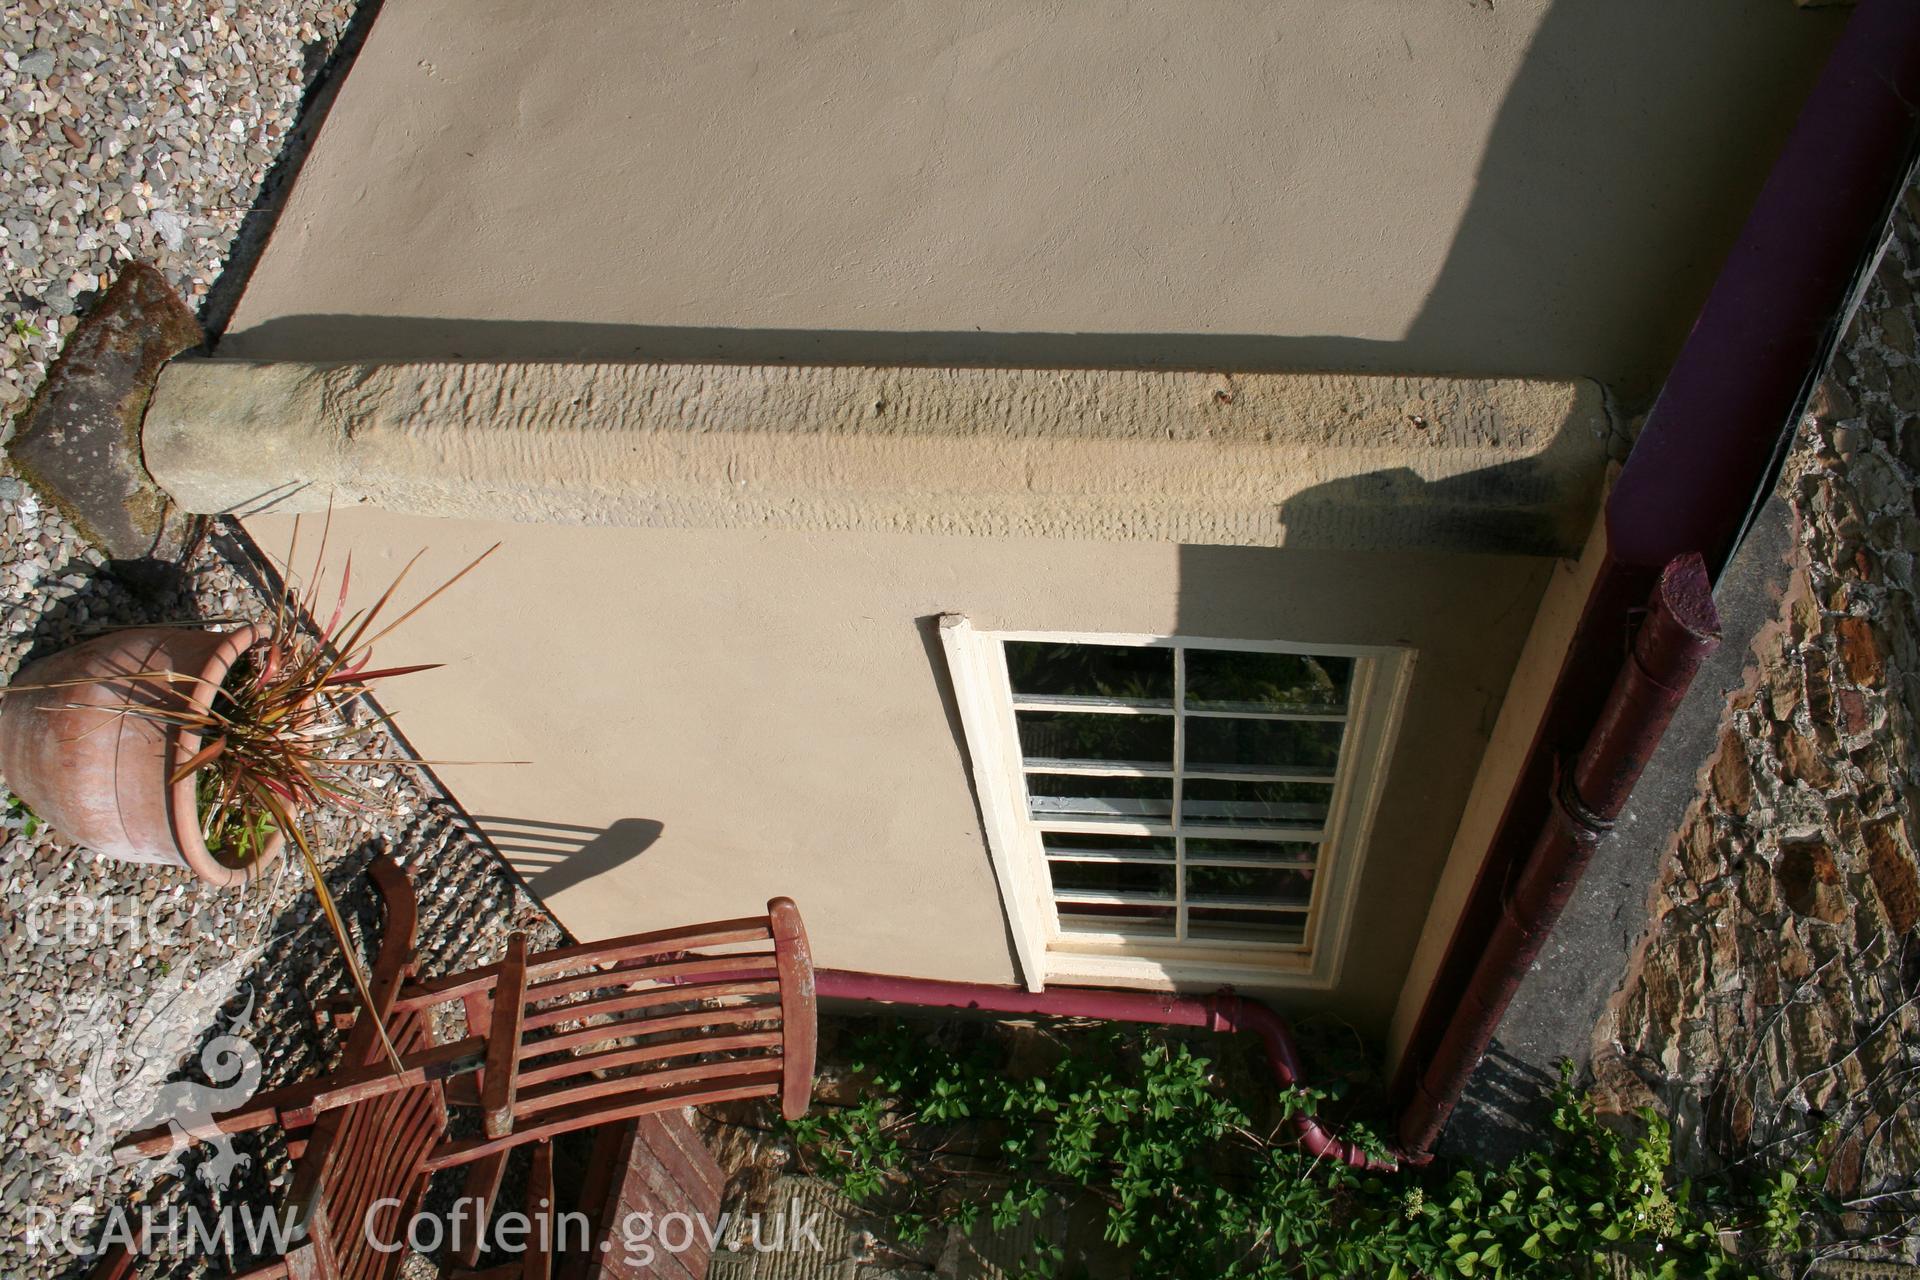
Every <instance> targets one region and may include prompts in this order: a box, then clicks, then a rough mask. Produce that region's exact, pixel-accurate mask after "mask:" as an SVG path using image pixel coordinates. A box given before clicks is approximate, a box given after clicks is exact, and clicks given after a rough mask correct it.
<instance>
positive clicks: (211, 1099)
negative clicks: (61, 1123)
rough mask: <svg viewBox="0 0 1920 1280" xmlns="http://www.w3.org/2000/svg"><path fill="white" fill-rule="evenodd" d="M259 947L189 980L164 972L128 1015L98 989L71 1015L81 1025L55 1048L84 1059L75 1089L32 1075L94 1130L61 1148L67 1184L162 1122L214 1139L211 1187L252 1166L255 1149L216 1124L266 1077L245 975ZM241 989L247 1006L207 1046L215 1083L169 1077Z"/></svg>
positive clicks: (205, 1174) (203, 1058)
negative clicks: (80, 1013) (125, 1138)
mask: <svg viewBox="0 0 1920 1280" xmlns="http://www.w3.org/2000/svg"><path fill="white" fill-rule="evenodd" d="M259 954H260V948H251V949H249V950H247V951H245V952H243V953H241V954H239V955H236V956H234V957H232V958H231V959H229V960H227V961H226V962H225V963H224V964H222V965H220V966H219V967H218V968H216V969H214V970H213V971H212V972H210V973H206V974H203V975H201V976H199V977H198V978H195V979H193V980H191V981H189V980H188V979H187V978H186V977H185V976H179V977H174V976H169V977H166V978H162V979H161V980H160V981H159V982H158V983H157V984H156V985H155V987H154V990H153V993H152V995H150V996H149V997H148V999H147V1001H146V1002H145V1003H144V1004H143V1005H142V1006H141V1007H140V1008H139V1009H137V1010H135V1011H134V1012H133V1014H132V1016H130V1017H128V1018H126V1019H125V1020H124V1021H123V1022H121V1021H120V1020H119V1019H116V1018H114V1017H113V1016H111V1010H110V1009H109V1007H108V1006H109V1004H110V1003H111V1002H110V998H109V997H107V996H100V997H96V998H95V999H94V1000H93V1001H92V1002H91V1004H90V1005H88V1007H87V1008H86V1011H85V1016H84V1017H82V1018H79V1019H75V1020H73V1021H71V1022H69V1024H68V1025H69V1026H76V1027H78V1030H76V1031H73V1032H63V1033H62V1034H61V1036H60V1040H59V1041H56V1042H55V1045H54V1052H55V1053H56V1054H60V1053H65V1054H66V1055H70V1056H69V1059H68V1060H69V1061H71V1060H72V1059H73V1058H81V1059H84V1061H85V1063H86V1065H85V1066H84V1067H83V1068H82V1069H81V1071H80V1074H79V1080H78V1083H77V1084H76V1085H75V1087H74V1088H73V1090H72V1091H71V1092H69V1091H67V1090H65V1089H63V1088H62V1087H61V1085H60V1081H59V1080H58V1079H57V1078H56V1077H55V1076H54V1075H53V1073H51V1072H42V1073H41V1074H40V1076H39V1077H38V1079H37V1080H36V1081H35V1084H34V1088H35V1091H36V1092H37V1093H39V1094H40V1096H41V1098H42V1099H43V1100H44V1101H45V1102H46V1104H47V1105H48V1106H49V1107H51V1108H52V1109H53V1110H55V1111H58V1112H65V1113H68V1114H69V1115H70V1116H71V1117H72V1127H73V1128H76V1129H79V1130H80V1131H82V1132H84V1133H86V1134H87V1138H86V1141H85V1142H84V1143H83V1144H82V1145H81V1147H80V1149H79V1150H78V1151H77V1152H71V1151H70V1152H64V1153H62V1154H61V1155H60V1156H59V1157H58V1159H59V1165H60V1168H59V1174H60V1179H61V1181H62V1182H63V1183H64V1184H66V1185H69V1186H73V1185H82V1184H89V1183H92V1182H95V1181H97V1180H98V1179H99V1178H101V1177H102V1176H104V1175H105V1174H106V1173H108V1172H109V1171H110V1170H111V1169H112V1168H113V1143H114V1141H115V1138H116V1136H117V1135H119V1134H122V1133H125V1132H126V1131H128V1130H130V1129H141V1128H147V1127H150V1126H153V1125H157V1124H162V1123H165V1124H168V1125H170V1126H172V1127H173V1128H174V1129H175V1130H176V1131H177V1132H180V1133H183V1134H187V1135H189V1136H191V1137H193V1138H195V1139H196V1140H199V1141H204V1142H206V1143H208V1144H209V1145H210V1146H211V1147H212V1148H213V1154H212V1156H211V1157H210V1158H209V1159H208V1160H207V1161H206V1162H205V1163H203V1164H202V1165H201V1166H200V1169H199V1176H200V1178H201V1179H202V1180H203V1181H204V1182H206V1183H207V1185H208V1187H209V1188H211V1189H212V1190H213V1191H215V1192H219V1191H224V1190H225V1189H226V1188H227V1187H228V1186H230V1185H231V1184H232V1182H233V1179H234V1178H235V1177H236V1176H238V1175H239V1174H240V1173H241V1172H242V1171H243V1170H244V1169H245V1168H246V1167H247V1164H248V1158H247V1157H246V1156H243V1155H240V1154H239V1153H237V1152H235V1151H234V1149H233V1139H232V1137H231V1136H229V1135H226V1134H219V1133H216V1132H214V1131H213V1129H212V1121H213V1117H214V1115H215V1114H216V1113H217V1112H220V1111H225V1110H228V1109H230V1108H232V1107H236V1106H239V1105H240V1104H241V1103H243V1102H245V1101H246V1100H247V1099H248V1098H250V1097H252V1096H253V1092H254V1090H255V1088H256V1087H257V1086H258V1085H259V1083H260V1054H259V1052H258V1050H256V1049H255V1048H254V1047H253V1044H252V1042H251V1041H250V1040H249V1039H248V1038H247V1037H248V1036H249V1035H250V1034H251V1033H252V1031H253V1015H254V995H253V990H252V988H251V986H248V985H246V984H245V983H243V981H242V975H243V974H244V973H245V972H246V970H247V969H248V968H249V967H250V966H251V965H252V964H253V962H254V961H255V960H256V959H257V958H258V956H259ZM243 988H244V990H245V994H246V1004H245V1006H244V1007H243V1008H242V1009H241V1010H240V1012H239V1013H238V1014H236V1015H234V1016H233V1017H232V1018H231V1019H229V1020H227V1025H226V1027H225V1028H224V1029H223V1030H221V1031H220V1032H219V1033H218V1034H216V1035H214V1036H213V1037H212V1038H210V1039H209V1040H208V1041H207V1042H206V1044H205V1046H204V1047H202V1049H201V1050H200V1069H201V1071H202V1072H204V1073H205V1075H206V1077H207V1079H208V1080H209V1081H211V1082H212V1083H210V1084H201V1083H199V1082H198V1081H194V1080H171V1081H170V1080H168V1079H167V1077H168V1076H169V1075H172V1074H173V1071H174V1068H175V1064H176V1063H178V1062H179V1061H180V1059H181V1057H182V1056H183V1055H184V1054H185V1053H186V1052H187V1050H188V1049H190V1048H191V1046H192V1043H193V1041H194V1040H196V1039H198V1038H199V1037H200V1035H201V1034H202V1029H203V1028H205V1027H206V1026H207V1024H208V1023H209V1022H210V1021H212V1022H215V1024H216V1025H218V1021H219V1014H220V1010H221V1009H222V1007H223V1006H224V1005H226V1004H227V1003H229V1002H230V1000H231V998H232V996H233V995H234V993H236V992H238V991H240V990H242V989H243ZM116 1022H119V1023H120V1025H119V1026H118V1027H116V1025H115V1024H116ZM61 1042H64V1043H61Z"/></svg>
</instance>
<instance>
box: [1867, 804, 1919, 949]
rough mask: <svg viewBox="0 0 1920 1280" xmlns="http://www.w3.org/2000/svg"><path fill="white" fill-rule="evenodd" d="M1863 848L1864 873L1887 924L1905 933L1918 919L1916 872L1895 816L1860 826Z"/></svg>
mask: <svg viewBox="0 0 1920 1280" xmlns="http://www.w3.org/2000/svg"><path fill="white" fill-rule="evenodd" d="M1860 838H1861V840H1862V842H1863V843H1864V844H1865V845H1866V850H1867V875H1868V878H1869V879H1870V881H1871V882H1872V884H1873V889H1874V893H1875V894H1876V895H1877V896H1878V897H1879V899H1880V908H1881V910H1882V911H1884V912H1885V913H1886V916H1887V923H1888V924H1889V925H1890V926H1892V928H1893V931H1894V932H1895V933H1905V932H1907V931H1908V930H1909V929H1911V928H1913V926H1914V925H1915V923H1916V922H1920V871H1916V869H1915V866H1914V858H1913V851H1912V849H1910V848H1909V847H1908V846H1907V842H1906V839H1905V838H1904V835H1903V833H1902V832H1901V829H1900V822H1899V820H1898V819H1897V818H1883V819H1881V820H1880V821H1878V822H1869V823H1866V824H1864V825H1863V826H1862V827H1861V829H1860Z"/></svg>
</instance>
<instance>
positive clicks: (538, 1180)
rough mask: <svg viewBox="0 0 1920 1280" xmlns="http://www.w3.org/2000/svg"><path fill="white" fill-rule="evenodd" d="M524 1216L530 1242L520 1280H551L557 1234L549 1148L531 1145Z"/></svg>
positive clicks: (541, 1145)
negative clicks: (530, 1222) (528, 1222)
mask: <svg viewBox="0 0 1920 1280" xmlns="http://www.w3.org/2000/svg"><path fill="white" fill-rule="evenodd" d="M527 1216H528V1217H530V1218H531V1219H532V1220H533V1223H534V1231H533V1239H531V1240H529V1241H528V1242H527V1252H526V1257H525V1259H524V1265H523V1266H522V1269H521V1273H520V1274H521V1276H522V1280H552V1276H553V1252H552V1248H551V1246H552V1245H553V1243H554V1235H555V1233H556V1232H558V1230H559V1224H558V1222H557V1219H558V1217H559V1212H558V1206H556V1205H555V1204H554V1202H553V1144H552V1143H551V1142H536V1143H534V1144H533V1167H532V1169H531V1170H530V1171H529V1172H528V1174H527Z"/></svg>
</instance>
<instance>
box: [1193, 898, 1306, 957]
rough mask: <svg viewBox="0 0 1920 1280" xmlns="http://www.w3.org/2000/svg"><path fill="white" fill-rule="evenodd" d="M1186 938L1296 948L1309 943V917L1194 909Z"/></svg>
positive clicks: (1263, 912) (1206, 908)
mask: <svg viewBox="0 0 1920 1280" xmlns="http://www.w3.org/2000/svg"><path fill="white" fill-rule="evenodd" d="M1187 936H1188V937H1189V938H1198V939H1201V940H1204V941H1207V942H1244V943H1263V944H1266V945H1269V946H1285V947H1297V946H1299V945H1300V944H1301V943H1302V942H1304V941H1305V940H1306V936H1307V924H1306V917H1305V916H1304V915H1301V914H1297V913H1292V912H1285V911H1244V910H1240V909H1237V908H1233V907H1191V908H1189V909H1188V911H1187Z"/></svg>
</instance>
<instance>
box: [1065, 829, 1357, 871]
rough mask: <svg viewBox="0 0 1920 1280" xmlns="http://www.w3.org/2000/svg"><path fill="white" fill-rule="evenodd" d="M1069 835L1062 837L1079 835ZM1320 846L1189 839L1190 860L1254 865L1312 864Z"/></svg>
mask: <svg viewBox="0 0 1920 1280" xmlns="http://www.w3.org/2000/svg"><path fill="white" fill-rule="evenodd" d="M1079 838H1080V837H1077V836H1066V837H1062V839H1079ZM1319 856H1320V846H1319V845H1317V844H1307V843H1306V842H1304V841H1295V840H1211V839H1209V840H1202V839H1198V838H1195V837H1191V836H1190V837H1188V839H1187V860H1188V861H1189V862H1191V861H1195V860H1199V859H1218V860H1220V861H1231V862H1242V863H1250V864H1253V865H1256V866H1258V865H1261V864H1268V865H1274V866H1302V867H1310V866H1312V865H1313V864H1314V863H1315V862H1316V861H1318V860H1319Z"/></svg>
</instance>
